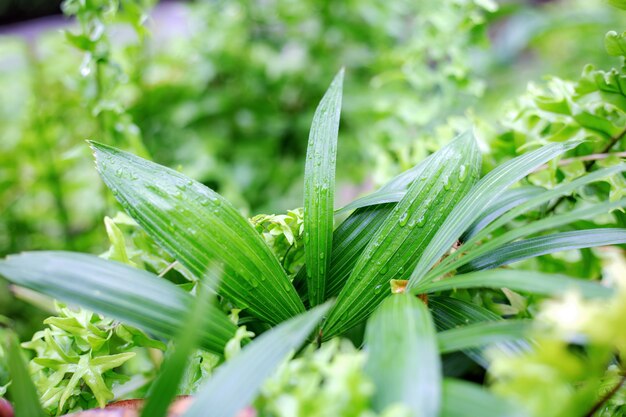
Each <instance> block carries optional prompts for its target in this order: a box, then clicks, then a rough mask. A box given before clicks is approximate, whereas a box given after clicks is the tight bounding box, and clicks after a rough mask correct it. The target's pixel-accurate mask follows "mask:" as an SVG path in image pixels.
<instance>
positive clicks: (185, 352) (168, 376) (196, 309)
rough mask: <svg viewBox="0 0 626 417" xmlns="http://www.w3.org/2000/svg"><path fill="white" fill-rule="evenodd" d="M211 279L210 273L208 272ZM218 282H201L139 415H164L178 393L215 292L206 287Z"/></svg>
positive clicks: (160, 416)
mask: <svg viewBox="0 0 626 417" xmlns="http://www.w3.org/2000/svg"><path fill="white" fill-rule="evenodd" d="M207 275H208V276H207V278H205V279H207V280H208V279H211V277H212V276H213V275H210V274H207ZM217 287H218V285H217V283H209V282H207V283H205V282H204V281H201V282H200V286H199V287H198V289H197V292H196V298H195V300H194V302H193V307H192V308H191V309H190V310H189V313H188V314H187V316H186V317H185V321H184V326H183V327H181V328H180V329H179V331H178V334H177V335H176V337H175V338H174V352H173V353H171V354H170V356H168V357H167V358H166V360H165V362H164V363H163V365H162V366H161V369H160V372H159V376H158V378H157V379H156V381H155V382H154V385H153V386H152V387H151V389H150V393H149V395H148V399H147V401H146V405H145V406H144V407H143V409H142V410H141V417H165V416H166V415H167V409H168V407H169V406H170V404H171V402H172V400H173V399H174V397H175V396H176V393H177V392H178V386H179V384H180V381H181V379H182V378H183V375H184V373H185V368H186V366H187V362H188V361H189V356H190V355H191V353H192V352H193V350H194V349H195V348H196V347H197V345H198V342H199V339H200V334H199V333H198V329H203V328H205V327H206V319H207V316H208V315H207V313H208V306H210V305H211V304H212V303H213V300H214V299H215V293H214V292H212V291H211V290H210V289H209V288H217Z"/></svg>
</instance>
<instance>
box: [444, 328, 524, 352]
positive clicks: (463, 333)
mask: <svg viewBox="0 0 626 417" xmlns="http://www.w3.org/2000/svg"><path fill="white" fill-rule="evenodd" d="M531 323H532V322H531V321H530V320H498V321H490V322H489V321H488V322H483V323H475V324H469V325H466V326H461V327H457V328H453V329H450V330H445V331H443V332H440V333H438V334H437V340H438V341H439V351H440V352H441V353H449V352H455V351H457V350H465V349H470V348H476V347H484V346H487V345H490V344H492V343H498V342H504V341H508V340H517V339H523V338H524V336H525V335H526V333H527V332H528V330H529V329H530V325H531Z"/></svg>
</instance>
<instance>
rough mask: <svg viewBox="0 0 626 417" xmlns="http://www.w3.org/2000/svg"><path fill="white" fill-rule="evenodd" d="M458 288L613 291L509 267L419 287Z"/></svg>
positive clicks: (591, 293)
mask: <svg viewBox="0 0 626 417" xmlns="http://www.w3.org/2000/svg"><path fill="white" fill-rule="evenodd" d="M460 288H509V289H511V290H513V291H524V292H529V293H534V294H543V295H562V294H563V293H565V292H566V291H567V290H576V291H578V292H580V293H581V294H582V295H584V296H586V297H590V298H596V297H597V298H606V297H610V296H611V294H613V290H612V289H610V288H607V287H603V286H602V285H600V284H598V283H597V282H592V281H586V280H583V279H578V278H572V277H568V276H565V275H558V274H546V273H542V272H534V271H520V270H513V269H509V270H506V269H493V270H486V271H478V272H472V273H470V274H463V275H456V276H454V277H450V278H445V279H442V280H439V281H435V282H431V283H429V284H427V285H425V286H424V287H423V290H424V292H427V293H433V292H438V291H447V290H453V289H460Z"/></svg>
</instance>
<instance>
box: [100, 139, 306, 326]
mask: <svg viewBox="0 0 626 417" xmlns="http://www.w3.org/2000/svg"><path fill="white" fill-rule="evenodd" d="M91 147H92V149H93V151H94V156H95V158H96V164H97V166H98V170H99V172H100V175H101V176H102V178H103V180H104V182H105V183H106V184H107V186H108V187H109V188H110V189H111V191H112V192H113V195H114V196H115V197H116V198H117V200H118V201H119V202H120V203H121V204H122V206H123V207H124V209H125V210H126V211H127V213H128V214H129V215H130V216H131V217H132V218H134V219H135V220H136V221H137V223H139V225H140V226H141V227H142V228H143V229H144V230H145V231H146V233H148V235H150V236H151V237H152V238H153V239H154V240H155V241H156V242H157V243H159V245H160V246H161V247H163V249H165V250H166V251H167V252H168V253H169V254H170V255H172V256H173V257H174V258H176V259H177V260H178V261H179V262H180V263H181V264H182V265H184V266H185V267H187V269H189V270H190V271H191V272H192V273H193V274H194V275H196V276H197V277H202V276H203V274H204V273H205V272H206V271H207V268H208V266H209V265H210V264H212V263H213V262H214V261H216V260H217V261H220V262H223V263H224V277H223V280H222V285H221V286H220V294H221V295H223V296H224V297H226V298H227V299H229V300H230V301H232V302H233V303H234V304H235V305H236V306H237V307H239V308H247V310H248V311H249V312H250V313H251V314H252V315H254V316H256V317H258V318H260V319H262V320H265V321H267V322H269V323H279V322H281V321H283V320H286V319H288V318H290V317H292V316H294V315H296V314H298V313H300V312H302V311H304V305H303V304H302V302H301V301H300V298H299V297H298V295H297V293H296V291H295V289H294V288H293V286H292V285H291V283H290V281H289V278H288V277H287V274H286V273H285V271H284V269H283V268H282V266H281V265H280V263H279V262H278V260H277V259H276V257H275V256H274V254H273V253H272V252H271V250H270V248H269V247H268V246H267V244H266V243H265V242H264V241H263V239H262V238H261V236H260V235H259V234H258V233H257V232H256V231H255V230H254V228H253V227H252V225H251V224H250V222H249V221H248V220H247V219H245V218H244V217H243V216H242V215H241V214H240V213H239V212H238V211H237V210H236V209H235V208H234V207H233V206H232V205H231V204H230V203H229V202H228V201H227V200H226V199H224V198H223V197H222V196H220V195H219V194H217V193H215V192H214V191H213V190H211V189H209V188H207V187H205V186H204V185H202V184H200V183H198V182H197V181H193V180H192V179H190V178H188V177H186V176H184V175H182V174H180V173H178V172H176V171H174V170H171V169H169V168H166V167H163V166H160V165H158V164H155V163H153V162H149V161H146V160H145V159H142V158H139V157H137V156H134V155H132V154H129V153H127V152H123V151H120V150H118V149H115V148H112V147H110V146H107V145H102V144H98V143H94V142H91Z"/></svg>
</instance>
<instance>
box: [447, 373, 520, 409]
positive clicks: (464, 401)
mask: <svg viewBox="0 0 626 417" xmlns="http://www.w3.org/2000/svg"><path fill="white" fill-rule="evenodd" d="M440 416H441V417H478V416H480V417H526V414H525V413H523V412H522V411H521V410H520V409H519V407H517V406H516V405H515V404H511V403H509V402H508V401H506V400H504V399H501V398H499V397H497V396H496V395H494V394H492V393H490V392H489V391H487V390H486V389H484V388H483V387H481V386H480V385H476V384H472V383H471V382H466V381H460V380H457V379H444V381H443V404H442V405H441V415H440Z"/></svg>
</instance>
